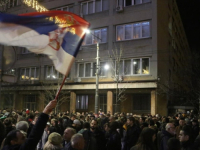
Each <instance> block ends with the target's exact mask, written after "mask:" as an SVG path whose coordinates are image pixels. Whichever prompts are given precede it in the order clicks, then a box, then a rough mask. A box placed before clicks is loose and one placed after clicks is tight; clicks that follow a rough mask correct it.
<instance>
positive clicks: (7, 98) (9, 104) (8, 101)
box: [3, 94, 14, 108]
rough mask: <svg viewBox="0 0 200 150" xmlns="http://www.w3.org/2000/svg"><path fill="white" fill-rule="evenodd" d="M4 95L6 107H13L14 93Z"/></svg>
mask: <svg viewBox="0 0 200 150" xmlns="http://www.w3.org/2000/svg"><path fill="white" fill-rule="evenodd" d="M3 97H4V108H13V102H14V94H5V95H3Z"/></svg>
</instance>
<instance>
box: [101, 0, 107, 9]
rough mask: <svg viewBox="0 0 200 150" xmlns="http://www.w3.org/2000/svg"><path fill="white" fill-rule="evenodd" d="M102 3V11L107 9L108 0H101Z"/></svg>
mask: <svg viewBox="0 0 200 150" xmlns="http://www.w3.org/2000/svg"><path fill="white" fill-rule="evenodd" d="M102 5H103V11H104V10H108V6H109V4H108V0H102Z"/></svg>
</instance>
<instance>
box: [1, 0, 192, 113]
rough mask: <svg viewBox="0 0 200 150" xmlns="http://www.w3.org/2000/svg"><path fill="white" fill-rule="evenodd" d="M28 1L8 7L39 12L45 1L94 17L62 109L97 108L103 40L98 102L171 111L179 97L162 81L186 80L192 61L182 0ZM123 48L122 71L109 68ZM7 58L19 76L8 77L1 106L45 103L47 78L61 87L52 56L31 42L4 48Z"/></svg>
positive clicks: (129, 109)
mask: <svg viewBox="0 0 200 150" xmlns="http://www.w3.org/2000/svg"><path fill="white" fill-rule="evenodd" d="M23 1H24V3H23V2H20V1H19V0H10V2H9V4H8V6H9V7H8V8H7V12H8V13H11V14H21V13H27V12H33V11H35V9H36V8H37V9H39V8H40V7H39V5H42V6H44V7H45V8H47V9H48V10H63V11H70V12H73V13H75V14H77V15H80V16H82V17H83V18H84V19H86V20H87V21H88V22H90V24H91V26H90V29H91V32H92V33H93V34H88V35H87V36H86V38H85V41H84V43H83V45H82V46H81V48H80V51H79V53H78V56H77V58H76V61H75V63H74V65H73V67H72V69H71V72H70V75H69V77H68V78H67V80H66V82H65V85H64V87H63V90H62V91H63V92H69V102H65V103H63V104H62V106H61V107H60V109H61V111H67V110H69V111H73V110H74V111H84V112H89V111H94V108H95V89H96V76H95V72H96V53H97V47H96V44H97V42H99V56H100V68H101V72H100V73H99V76H100V78H99V105H98V106H99V109H101V110H102V111H104V112H108V111H110V112H111V113H114V112H116V111H120V112H126V113H133V114H142V113H151V114H157V113H158V114H162V115H166V114H167V113H168V107H169V101H170V100H172V99H171V98H170V96H169V95H168V94H167V91H165V90H162V89H160V88H161V86H160V85H163V86H165V87H166V86H167V87H170V86H171V85H174V84H176V83H182V82H184V81H179V78H178V73H177V70H179V69H181V68H183V67H184V66H186V65H187V60H186V59H187V56H189V55H190V48H189V45H188V42H187V38H186V35H185V32H184V28H183V25H182V22H181V18H180V15H179V11H178V8H177V5H176V1H175V0H168V1H166V0H88V1H86V0H67V1H63V0H39V1H38V3H37V4H36V0H23ZM33 3H34V4H33ZM27 4H28V5H29V6H27ZM36 5H38V7H36ZM94 35H95V36H94ZM96 36H97V37H99V38H100V39H101V40H99V39H98V38H96ZM33 42H34V41H33ZM116 47H118V48H117V49H118V50H119V47H121V49H123V54H122V55H120V59H121V60H120V65H119V66H120V68H119V74H117V75H116V73H114V74H113V73H112V71H111V68H115V69H116V68H117V67H116V66H117V65H116V64H117V63H114V66H112V67H110V69H108V70H104V68H103V66H104V65H105V64H108V65H111V60H112V61H114V62H116V61H117V60H116V56H113V55H112V54H113V53H112V50H114V51H116ZM5 51H6V52H5ZM118 52H120V51H118ZM4 58H5V61H4V68H3V70H4V73H7V74H14V75H15V76H16V77H17V80H16V83H14V84H6V83H4V84H2V88H1V91H2V93H1V101H0V103H1V105H0V106H1V108H2V107H14V108H15V109H25V108H29V109H33V110H36V109H37V110H42V109H43V107H44V103H45V102H44V99H43V100H42V99H40V97H41V95H42V94H44V92H45V89H47V86H44V85H46V84H48V85H51V86H48V90H51V88H52V89H53V88H54V86H53V85H52V84H50V83H55V86H56V84H57V83H58V79H59V80H61V79H62V78H63V75H61V74H59V73H58V72H57V71H56V70H55V68H54V66H53V65H52V62H51V60H49V58H48V57H47V56H44V55H36V54H33V53H30V52H29V51H28V50H27V49H25V48H19V47H4ZM116 76H117V77H119V78H118V79H120V82H119V84H118V87H119V88H122V89H125V91H124V92H123V94H125V98H124V99H123V101H121V102H119V101H116V98H115V97H116V87H117V83H116V80H115V79H114V78H115V77H116ZM172 83H173V84H172ZM160 90H162V91H163V93H164V94H162V95H161V94H160V93H159V91H160Z"/></svg>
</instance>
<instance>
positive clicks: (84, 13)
mask: <svg viewBox="0 0 200 150" xmlns="http://www.w3.org/2000/svg"><path fill="white" fill-rule="evenodd" d="M82 13H83V15H86V14H87V3H83V5H82Z"/></svg>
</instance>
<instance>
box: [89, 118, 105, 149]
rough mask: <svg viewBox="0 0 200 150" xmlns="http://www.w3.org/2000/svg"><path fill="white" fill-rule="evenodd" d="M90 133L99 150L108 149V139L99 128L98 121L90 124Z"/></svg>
mask: <svg viewBox="0 0 200 150" xmlns="http://www.w3.org/2000/svg"><path fill="white" fill-rule="evenodd" d="M90 131H91V132H92V135H93V136H94V138H95V139H96V142H97V150H104V149H105V148H106V139H105V136H104V133H103V132H102V131H101V130H100V129H99V128H98V122H97V120H92V121H91V123H90Z"/></svg>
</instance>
